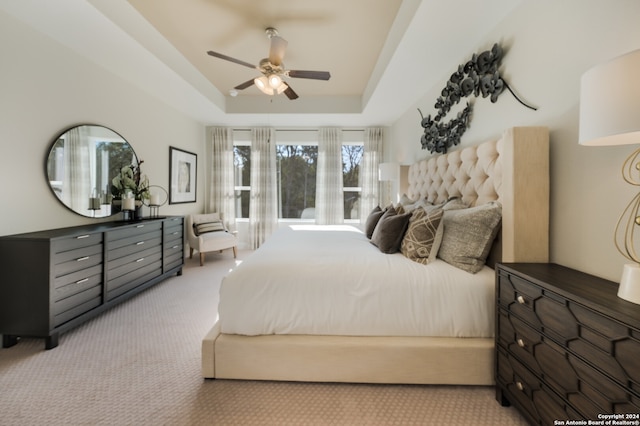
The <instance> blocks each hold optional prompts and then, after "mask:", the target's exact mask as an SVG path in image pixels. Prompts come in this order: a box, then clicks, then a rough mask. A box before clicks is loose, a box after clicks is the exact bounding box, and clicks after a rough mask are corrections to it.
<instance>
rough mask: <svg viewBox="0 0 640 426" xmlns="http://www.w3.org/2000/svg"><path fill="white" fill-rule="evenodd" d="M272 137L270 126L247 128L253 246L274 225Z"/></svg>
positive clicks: (276, 220) (250, 220) (275, 212)
mask: <svg viewBox="0 0 640 426" xmlns="http://www.w3.org/2000/svg"><path fill="white" fill-rule="evenodd" d="M276 189H277V180H276V140H275V131H274V130H273V129H271V128H256V129H252V130H251V196H250V201H249V245H250V246H251V248H252V249H257V248H258V247H260V245H261V244H262V243H263V242H264V240H265V239H266V238H267V237H268V236H269V235H271V233H272V232H273V231H274V230H275V229H276V228H277V226H278V198H277V190H276Z"/></svg>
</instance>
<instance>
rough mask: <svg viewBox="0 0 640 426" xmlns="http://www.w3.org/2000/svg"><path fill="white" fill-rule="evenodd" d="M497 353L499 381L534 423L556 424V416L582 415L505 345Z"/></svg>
mask: <svg viewBox="0 0 640 426" xmlns="http://www.w3.org/2000/svg"><path fill="white" fill-rule="evenodd" d="M497 357H498V370H497V382H498V384H499V385H500V386H502V387H503V388H504V389H505V390H506V392H507V396H508V397H509V399H510V400H513V402H514V403H516V404H517V405H518V406H519V407H520V408H521V409H523V411H525V414H526V415H527V416H528V417H529V418H530V419H531V420H532V421H533V423H536V424H538V423H540V424H544V425H547V424H553V420H558V419H578V418H581V416H580V415H579V414H578V413H577V412H575V411H574V410H573V408H571V406H570V405H568V404H567V403H566V402H565V401H563V399H562V398H560V397H559V396H558V395H556V394H555V393H554V392H553V391H552V390H550V389H548V388H547V387H546V386H545V385H544V384H543V382H542V381H541V380H540V379H539V378H538V377H537V376H536V375H535V374H534V373H532V372H531V371H529V370H528V369H527V368H526V367H525V366H524V365H523V364H522V363H521V362H520V361H519V360H518V359H516V358H515V357H513V356H512V355H511V354H509V353H508V352H507V351H505V350H504V349H503V348H498V351H497Z"/></svg>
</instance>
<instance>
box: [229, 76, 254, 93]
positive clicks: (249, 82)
mask: <svg viewBox="0 0 640 426" xmlns="http://www.w3.org/2000/svg"><path fill="white" fill-rule="evenodd" d="M253 84H254V82H253V78H252V79H251V80H247V81H245V82H244V83H242V84H238V85H237V86H236V87H234V89H236V90H244V89H246V88H247V87H251V86H253Z"/></svg>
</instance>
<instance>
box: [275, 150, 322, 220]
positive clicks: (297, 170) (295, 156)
mask: <svg viewBox="0 0 640 426" xmlns="http://www.w3.org/2000/svg"><path fill="white" fill-rule="evenodd" d="M276 164H277V180H278V206H279V208H278V217H279V218H281V219H304V218H309V219H311V218H313V213H312V212H313V210H311V209H312V208H314V207H315V205H316V170H317V165H318V145H317V144H315V145H276Z"/></svg>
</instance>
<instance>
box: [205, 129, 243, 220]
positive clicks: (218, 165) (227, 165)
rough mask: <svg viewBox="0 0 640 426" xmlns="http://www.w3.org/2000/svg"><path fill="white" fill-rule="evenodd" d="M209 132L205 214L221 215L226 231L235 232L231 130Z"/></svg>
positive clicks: (212, 130) (211, 130)
mask: <svg viewBox="0 0 640 426" xmlns="http://www.w3.org/2000/svg"><path fill="white" fill-rule="evenodd" d="M209 132H210V133H209V136H210V143H211V172H210V182H209V188H210V189H209V206H208V209H207V212H208V213H215V212H218V213H221V214H222V217H223V219H224V222H225V225H226V226H227V229H229V230H230V231H235V229H236V212H235V203H234V195H235V190H234V186H235V182H234V179H233V178H234V176H233V173H234V167H233V129H231V128H228V127H212V128H210V130H209Z"/></svg>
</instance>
